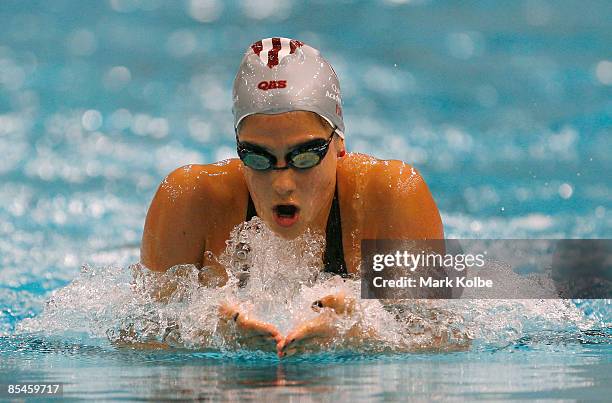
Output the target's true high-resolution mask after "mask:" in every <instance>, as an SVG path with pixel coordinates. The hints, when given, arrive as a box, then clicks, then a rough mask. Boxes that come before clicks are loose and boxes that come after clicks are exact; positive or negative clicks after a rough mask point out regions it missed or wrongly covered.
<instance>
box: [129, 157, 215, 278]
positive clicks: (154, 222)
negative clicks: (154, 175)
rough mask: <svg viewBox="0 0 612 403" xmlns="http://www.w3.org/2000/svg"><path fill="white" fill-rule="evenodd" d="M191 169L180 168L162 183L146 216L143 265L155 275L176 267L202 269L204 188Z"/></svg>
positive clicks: (143, 238) (142, 246)
mask: <svg viewBox="0 0 612 403" xmlns="http://www.w3.org/2000/svg"><path fill="white" fill-rule="evenodd" d="M189 168H190V167H182V168H178V169H176V170H175V171H173V172H172V173H170V175H168V176H167V177H166V178H165V179H164V180H163V181H162V183H161V184H160V186H159V188H158V190H157V193H156V194H155V197H154V198H153V201H152V202H151V206H150V207H149V211H148V212H147V218H146V221H145V227H144V232H143V236H142V244H141V248H140V261H141V263H142V264H143V265H144V266H146V267H147V268H149V269H151V270H153V271H159V272H164V271H166V270H167V269H168V268H170V267H172V266H175V265H177V264H194V265H196V266H197V267H201V266H202V259H203V254H204V250H205V233H206V227H207V222H206V217H207V214H205V213H204V211H202V210H203V207H204V208H205V206H206V205H207V200H206V192H205V191H204V189H203V188H204V187H205V184H204V183H203V181H202V179H200V178H197V176H196V175H195V173H194V172H193V171H192V170H191V169H189Z"/></svg>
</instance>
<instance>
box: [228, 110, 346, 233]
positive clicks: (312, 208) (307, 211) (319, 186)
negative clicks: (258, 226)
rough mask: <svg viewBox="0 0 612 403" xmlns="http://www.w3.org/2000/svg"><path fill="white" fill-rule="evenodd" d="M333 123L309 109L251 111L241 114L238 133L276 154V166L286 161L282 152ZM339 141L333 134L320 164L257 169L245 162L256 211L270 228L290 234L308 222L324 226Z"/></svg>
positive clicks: (322, 134)
mask: <svg viewBox="0 0 612 403" xmlns="http://www.w3.org/2000/svg"><path fill="white" fill-rule="evenodd" d="M331 133H332V127H331V126H329V125H328V124H327V123H326V122H325V121H324V120H323V119H321V118H320V117H319V116H318V115H316V114H315V113H312V112H305V111H295V112H286V113H281V114H276V115H264V114H256V115H251V116H248V117H247V118H245V119H244V120H243V122H242V123H241V125H240V128H239V135H238V138H239V140H240V142H241V143H248V144H249V145H255V146H258V147H260V148H263V149H265V150H266V151H267V152H269V153H270V154H272V155H274V156H275V157H276V160H277V163H276V167H284V166H286V164H287V163H286V161H285V156H286V155H287V153H289V152H291V151H293V150H294V149H295V148H296V147H299V146H301V145H303V144H306V143H309V142H311V141H313V140H319V139H320V140H327V139H329V137H330V135H331ZM343 150H344V142H343V140H342V139H341V138H340V137H339V136H338V135H334V136H333V139H332V141H331V143H330V145H329V150H328V151H327V154H326V155H325V156H324V157H323V159H322V160H321V163H320V164H319V165H316V166H314V167H312V168H309V169H302V170H300V169H294V168H289V169H283V170H267V171H257V170H254V169H252V168H249V167H245V168H244V176H245V179H246V183H247V186H248V188H249V192H250V194H251V197H252V198H253V203H254V204H255V209H256V210H257V215H258V216H259V217H260V218H261V219H262V220H264V221H265V222H266V224H267V225H269V226H270V228H272V230H273V231H274V232H276V233H277V234H279V235H281V236H282V237H284V238H287V239H293V238H295V237H297V236H298V235H300V234H302V233H303V232H304V231H305V230H306V229H307V228H311V229H313V230H315V231H319V232H323V233H324V231H325V225H326V224H327V215H328V212H329V207H330V206H331V200H332V199H333V195H334V187H335V183H336V161H337V158H338V155H339V153H340V152H341V151H343Z"/></svg>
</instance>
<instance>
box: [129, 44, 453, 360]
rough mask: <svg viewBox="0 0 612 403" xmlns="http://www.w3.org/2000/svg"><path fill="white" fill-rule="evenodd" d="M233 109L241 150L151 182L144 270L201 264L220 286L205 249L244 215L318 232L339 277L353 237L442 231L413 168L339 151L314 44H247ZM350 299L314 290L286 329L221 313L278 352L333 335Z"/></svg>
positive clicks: (291, 231) (333, 85)
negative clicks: (301, 318) (307, 314)
mask: <svg viewBox="0 0 612 403" xmlns="http://www.w3.org/2000/svg"><path fill="white" fill-rule="evenodd" d="M233 113H234V129H235V137H236V147H237V154H238V157H239V158H234V159H229V160H224V161H220V162H217V163H214V164H208V165H188V166H185V167H181V168H178V169H176V170H175V171H174V172H172V173H170V174H169V175H168V176H167V177H166V178H165V179H164V180H163V182H162V183H161V185H160V186H159V189H158V190H157V193H156V194H155V197H154V199H153V201H152V203H151V206H150V208H149V211H148V213H147V218H146V222H145V228H144V234H143V239H142V245H141V263H142V264H143V265H144V266H146V267H147V268H148V269H150V270H153V271H157V272H164V271H166V270H167V269H168V268H170V267H172V266H175V265H179V264H193V265H195V266H197V267H204V266H206V267H208V268H209V270H208V271H207V273H208V275H207V276H206V278H201V281H202V282H203V283H206V284H211V283H217V284H223V283H224V282H225V281H226V280H227V278H228V275H227V273H226V271H225V269H224V268H223V267H222V266H221V265H220V264H219V263H217V262H216V260H215V259H214V257H213V256H220V255H221V253H222V252H223V251H224V250H225V247H226V243H225V241H226V240H227V239H228V238H229V235H230V232H231V230H232V229H233V228H234V227H235V226H237V225H239V224H240V223H242V222H244V221H245V220H246V221H248V220H250V219H251V218H252V217H253V216H258V217H259V218H261V219H262V220H263V221H264V222H265V223H266V224H267V225H268V226H269V227H270V228H271V229H272V231H274V232H275V233H276V234H278V235H279V236H281V237H283V238H286V239H294V238H296V237H297V236H299V235H300V234H303V233H304V232H305V231H306V230H307V229H310V230H311V231H313V232H316V233H321V234H325V235H326V248H325V251H324V255H323V256H322V264H323V267H324V270H325V271H326V272H331V273H335V274H338V275H347V274H356V275H357V274H358V268H359V263H360V256H361V255H360V242H361V240H362V239H415V240H416V239H419V240H427V239H443V238H444V234H443V229H442V221H441V219H440V214H439V212H438V208H437V207H436V203H435V202H434V200H433V198H432V195H431V193H430V191H429V189H428V187H427V185H426V184H425V181H424V180H423V178H422V177H421V175H420V174H419V173H418V171H417V170H416V169H415V168H413V167H412V166H410V165H408V164H407V163H405V162H402V161H399V160H380V159H377V158H375V157H372V156H369V155H366V154H359V153H350V152H347V151H346V145H345V126H344V121H343V117H342V96H341V93H340V83H339V82H338V78H337V76H336V73H335V72H334V70H333V68H332V66H331V65H330V64H329V63H328V62H327V61H326V60H325V59H324V58H323V57H322V56H321V55H320V53H319V51H318V50H316V49H314V48H312V47H311V46H308V45H307V44H305V43H302V42H300V41H297V40H292V39H287V38H267V39H263V40H260V41H258V42H255V43H254V44H253V45H251V46H250V47H249V48H248V49H247V52H246V54H245V55H244V57H243V59H242V62H241V64H240V67H239V69H238V73H237V75H236V78H235V81H234V86H233ZM205 252H206V253H205ZM208 252H212V254H211V253H208ZM203 277H204V276H203ZM347 300H348V299H346V298H344V296H343V295H336V296H334V295H331V296H330V295H321V298H320V299H319V300H317V301H315V305H314V306H313V309H320V310H321V313H320V316H319V317H317V318H315V319H314V320H311V321H308V322H305V323H302V324H300V325H299V326H297V327H296V328H295V329H293V330H292V331H290V332H289V333H288V335H286V336H283V335H281V334H280V332H279V331H278V330H277V329H276V327H274V326H273V325H272V324H269V323H264V322H262V321H260V320H258V319H257V318H254V317H250V316H249V315H248V314H247V313H246V312H241V311H240V309H239V308H238V307H237V306H234V305H231V304H225V305H222V306H221V307H220V310H219V316H220V320H221V322H222V323H232V326H233V327H234V328H235V329H236V332H238V334H239V335H241V336H242V337H243V338H244V339H245V340H247V339H248V340H249V341H250V342H251V343H253V344H252V345H253V346H255V347H256V348H261V349H273V348H275V349H276V351H277V352H278V354H279V356H283V355H286V354H289V353H290V352H291V351H295V348H294V347H295V346H299V347H300V348H303V347H304V345H307V344H308V343H310V342H312V343H324V342H325V340H326V339H328V340H329V339H331V337H332V336H333V331H334V321H335V320H338V318H339V317H340V316H341V315H349V314H350V313H351V310H352V307H351V305H350V304H351V302H350V301H348V302H347Z"/></svg>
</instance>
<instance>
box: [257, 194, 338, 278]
mask: <svg viewBox="0 0 612 403" xmlns="http://www.w3.org/2000/svg"><path fill="white" fill-rule="evenodd" d="M256 215H257V211H256V210H255V205H254V204H253V200H252V199H251V194H250V193H249V203H248V205H247V214H246V221H249V220H251V218H253V217H255V216H256ZM325 238H326V241H325V254H324V255H323V263H324V264H325V270H324V271H325V272H327V273H334V274H339V275H341V276H346V275H347V274H348V272H347V270H346V262H345V261H344V248H343V247H342V225H341V224H340V203H339V202H338V187H337V186H336V190H335V191H334V200H333V201H332V205H331V209H330V210H329V216H328V217H327V229H326V231H325Z"/></svg>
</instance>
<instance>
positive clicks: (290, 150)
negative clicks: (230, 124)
mask: <svg viewBox="0 0 612 403" xmlns="http://www.w3.org/2000/svg"><path fill="white" fill-rule="evenodd" d="M319 141H327V139H322V138H316V139H312V140H308V141H305V142H303V143H299V144H296V145H294V146H291V147H289V149H288V151H287V153H290V152H292V151H295V150H296V149H298V148H304V147H307V146H309V145H311V144H312V145H314V144H315V143H317V142H319ZM238 142H239V143H240V144H241V145H243V146H247V147H251V148H254V149H258V150H262V151H265V152H268V153H270V154H272V155H274V153H273V152H272V151H271V150H270V149H268V148H267V147H264V146H262V145H259V144H254V143H251V142H248V141H238Z"/></svg>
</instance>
